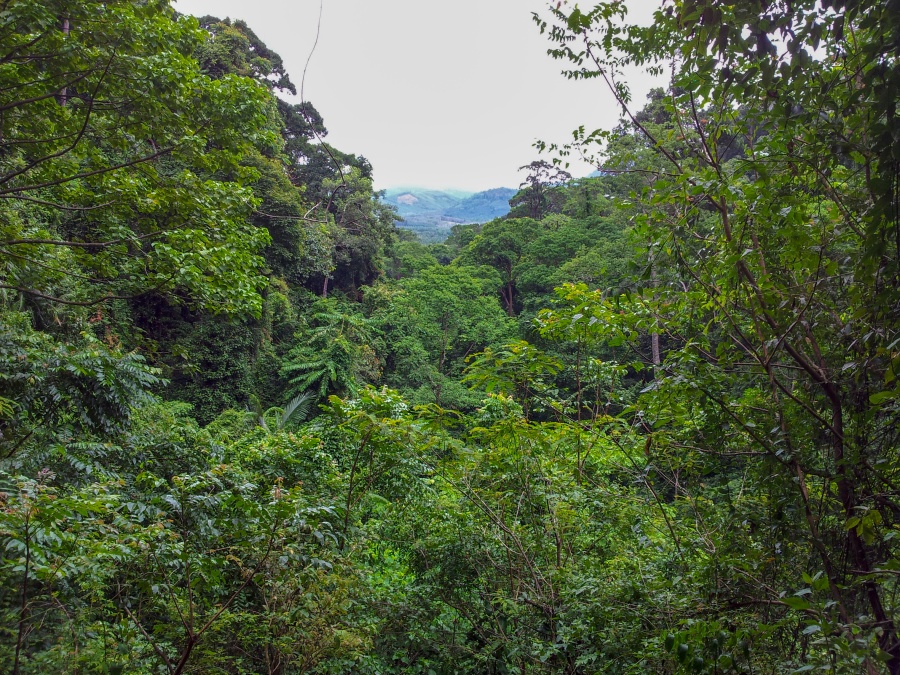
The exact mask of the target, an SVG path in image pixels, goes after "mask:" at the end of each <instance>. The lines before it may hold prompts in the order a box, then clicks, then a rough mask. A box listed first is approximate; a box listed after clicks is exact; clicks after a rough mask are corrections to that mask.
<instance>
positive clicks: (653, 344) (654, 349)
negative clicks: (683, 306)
mask: <svg viewBox="0 0 900 675" xmlns="http://www.w3.org/2000/svg"><path fill="white" fill-rule="evenodd" d="M650 285H651V287H652V288H653V289H654V292H655V289H656V261H655V260H653V253H651V254H650ZM650 354H651V358H652V359H653V373H654V374H656V373H657V371H658V370H659V366H660V365H661V364H662V356H661V354H660V351H659V333H658V332H656V331H655V330H654V331H653V332H652V333H650Z"/></svg>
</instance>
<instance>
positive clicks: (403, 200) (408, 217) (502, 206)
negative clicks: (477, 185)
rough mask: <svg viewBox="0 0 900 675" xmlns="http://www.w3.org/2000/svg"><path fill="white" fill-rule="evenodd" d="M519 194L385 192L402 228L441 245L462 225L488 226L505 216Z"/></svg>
mask: <svg viewBox="0 0 900 675" xmlns="http://www.w3.org/2000/svg"><path fill="white" fill-rule="evenodd" d="M516 192H518V190H514V189H512V188H494V189H492V190H485V191H484V192H464V191H462V190H428V189H425V188H415V187H410V188H408V187H401V188H390V189H388V190H385V193H384V201H385V202H386V203H388V204H391V205H392V206H394V207H396V208H397V212H398V213H399V214H400V217H401V218H403V222H401V223H399V225H400V227H405V228H408V229H411V230H414V231H416V232H417V233H418V234H419V236H420V237H421V238H422V239H423V241H440V240H443V239H444V238H445V237H446V236H447V234H448V233H449V231H450V228H451V227H453V226H454V225H457V224H459V223H486V222H488V221H489V220H493V219H494V218H500V217H502V216H505V215H506V214H507V213H509V200H510V199H512V197H513V195H515V194H516Z"/></svg>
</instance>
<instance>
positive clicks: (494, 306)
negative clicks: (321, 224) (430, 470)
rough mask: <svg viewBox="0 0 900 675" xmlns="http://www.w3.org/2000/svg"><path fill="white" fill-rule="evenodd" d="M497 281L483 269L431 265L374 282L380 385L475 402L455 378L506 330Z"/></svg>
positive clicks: (445, 402)
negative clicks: (412, 273) (380, 349)
mask: <svg viewBox="0 0 900 675" xmlns="http://www.w3.org/2000/svg"><path fill="white" fill-rule="evenodd" d="M498 285H499V283H498V279H497V277H496V274H495V273H494V272H493V270H491V269H490V268H478V267H468V266H462V265H459V266H457V265H450V266H447V267H441V266H438V265H437V264H434V265H430V266H428V267H426V268H424V269H423V270H421V271H420V272H419V273H418V274H416V275H415V276H413V277H410V278H407V279H402V280H400V281H398V282H394V283H388V284H384V285H383V286H380V287H378V286H376V287H374V288H373V289H372V291H371V293H370V294H369V299H370V302H372V303H373V304H374V305H375V306H376V307H375V309H374V311H373V313H372V323H373V325H374V326H375V327H377V328H378V330H379V331H380V332H381V333H382V334H383V342H384V352H385V364H384V370H385V380H386V381H387V383H388V384H389V385H391V386H396V387H398V388H401V389H403V390H406V391H408V392H410V394H411V397H412V399H413V400H414V401H416V402H417V403H436V404H437V405H439V406H444V407H449V408H456V409H460V408H471V407H472V406H473V405H474V404H476V403H477V402H478V398H477V397H473V396H472V395H470V394H469V392H467V391H466V390H465V388H464V387H462V386H460V383H459V378H460V376H461V374H462V369H463V367H464V362H465V359H466V358H467V357H468V356H469V355H470V354H473V353H475V352H477V351H480V350H482V349H484V348H485V347H487V346H490V345H494V344H498V343H501V342H503V341H504V340H506V339H507V338H509V337H510V336H511V335H512V333H513V325H512V323H511V322H510V320H509V319H508V318H507V317H506V316H505V315H504V313H503V310H502V309H501V308H500V306H499V303H498V302H497V297H496V292H497V286H498Z"/></svg>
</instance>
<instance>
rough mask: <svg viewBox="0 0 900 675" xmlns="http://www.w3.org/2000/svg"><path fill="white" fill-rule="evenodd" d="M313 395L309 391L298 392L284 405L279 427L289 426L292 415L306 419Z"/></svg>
mask: <svg viewBox="0 0 900 675" xmlns="http://www.w3.org/2000/svg"><path fill="white" fill-rule="evenodd" d="M312 402H313V395H312V393H310V392H308V391H304V392H303V393H302V394H298V395H297V396H295V397H294V398H293V399H291V402H290V403H288V404H287V405H286V406H284V411H283V412H282V413H281V420H280V422H279V425H278V426H279V428H281V429H284V427H285V426H287V424H288V422H290V421H291V418H292V417H296V418H297V419H298V421H301V422H302V421H303V420H304V419H306V416H307V415H309V409H310V406H312Z"/></svg>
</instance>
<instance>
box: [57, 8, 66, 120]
mask: <svg viewBox="0 0 900 675" xmlns="http://www.w3.org/2000/svg"><path fill="white" fill-rule="evenodd" d="M62 32H63V35H68V34H69V20H68V19H63V22H62ZM58 100H59V104H60V105H61V106H65V105H66V103H67V102H68V100H69V90H68V88H66V87H63V88H62V89H60V90H59V99H58Z"/></svg>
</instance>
